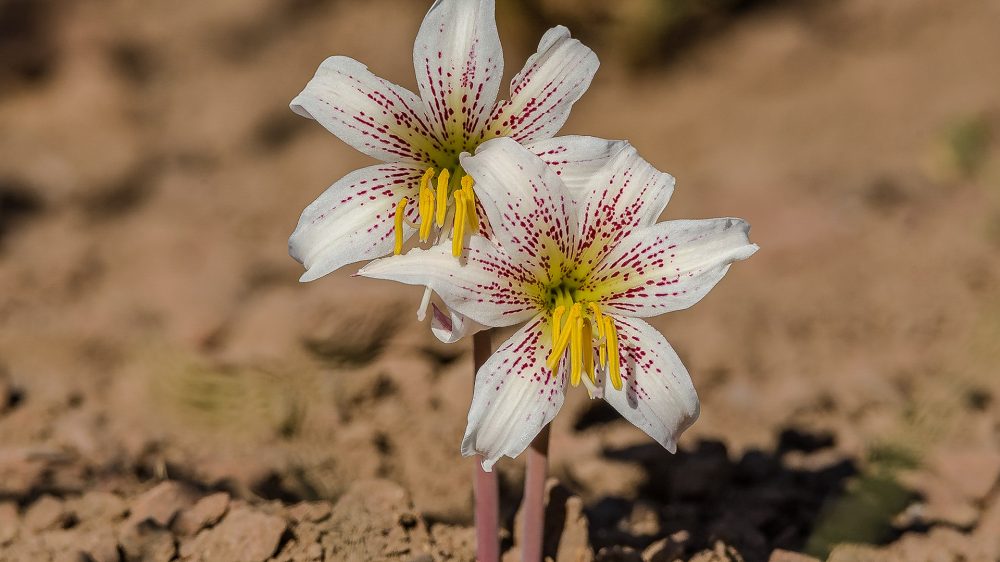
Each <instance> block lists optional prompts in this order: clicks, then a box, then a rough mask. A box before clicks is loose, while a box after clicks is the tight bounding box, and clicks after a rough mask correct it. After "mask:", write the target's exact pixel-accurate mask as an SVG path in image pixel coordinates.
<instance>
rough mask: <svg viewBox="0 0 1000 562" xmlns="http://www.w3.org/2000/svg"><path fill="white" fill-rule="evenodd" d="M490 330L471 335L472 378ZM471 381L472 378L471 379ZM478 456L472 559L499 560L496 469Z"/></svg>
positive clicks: (485, 354) (489, 347) (488, 347)
mask: <svg viewBox="0 0 1000 562" xmlns="http://www.w3.org/2000/svg"><path fill="white" fill-rule="evenodd" d="M492 332H493V330H483V331H481V332H477V333H476V334H475V335H474V336H472V358H473V361H474V362H475V370H474V371H473V373H472V376H473V379H475V376H476V373H477V372H479V368H480V367H482V366H483V364H484V363H486V360H487V359H489V358H490V354H492V353H493V341H492V340H493V337H492V336H493V334H492ZM473 384H475V380H473ZM482 460H483V459H482V457H478V456H477V457H476V458H475V465H476V468H475V477H474V478H473V496H474V499H473V501H474V503H475V520H476V560H477V561H478V562H499V560H500V491H499V488H498V485H497V473H496V472H486V471H485V470H483V464H482Z"/></svg>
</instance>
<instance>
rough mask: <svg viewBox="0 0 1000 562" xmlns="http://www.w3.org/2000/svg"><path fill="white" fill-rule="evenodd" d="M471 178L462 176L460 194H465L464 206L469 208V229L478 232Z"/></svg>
mask: <svg viewBox="0 0 1000 562" xmlns="http://www.w3.org/2000/svg"><path fill="white" fill-rule="evenodd" d="M472 184H473V180H472V176H462V192H463V193H465V204H466V205H468V206H469V209H468V214H467V215H466V216H467V217H468V218H469V228H471V229H472V232H479V213H478V211H476V193H475V192H474V191H472Z"/></svg>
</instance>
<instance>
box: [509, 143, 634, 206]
mask: <svg viewBox="0 0 1000 562" xmlns="http://www.w3.org/2000/svg"><path fill="white" fill-rule="evenodd" d="M522 144H524V147H525V148H527V149H528V150H530V151H531V152H533V153H534V154H535V155H536V156H538V157H539V158H541V159H542V160H544V161H545V163H546V164H548V166H549V167H550V168H552V169H553V170H555V172H556V175H557V176H559V179H561V180H562V181H563V183H564V184H566V188H567V189H569V192H570V195H571V196H572V197H573V201H575V202H577V204H579V203H580V202H581V201H583V200H584V199H585V198H586V197H587V194H588V193H589V188H590V185H591V179H592V178H593V177H594V175H595V174H597V173H598V172H599V171H600V170H601V169H602V168H604V167H605V166H606V165H607V164H608V162H610V161H611V159H612V158H614V157H615V156H616V155H618V153H620V152H621V151H622V150H625V149H630V150H631V149H632V148H631V146H630V145H629V144H628V142H627V141H623V140H607V139H601V138H597V137H586V136H577V135H568V136H563V137H553V138H551V139H543V140H538V141H532V142H529V143H522ZM633 151H634V150H633Z"/></svg>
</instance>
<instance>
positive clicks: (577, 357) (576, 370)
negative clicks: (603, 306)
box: [569, 305, 583, 386]
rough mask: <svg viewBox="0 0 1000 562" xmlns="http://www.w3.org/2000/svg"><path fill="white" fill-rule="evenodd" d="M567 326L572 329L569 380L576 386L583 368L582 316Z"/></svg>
mask: <svg viewBox="0 0 1000 562" xmlns="http://www.w3.org/2000/svg"><path fill="white" fill-rule="evenodd" d="M573 306H579V305H573ZM569 328H570V329H571V330H573V335H572V337H571V338H570V344H569V364H570V375H569V382H570V384H572V385H573V386H577V385H578V384H580V373H581V371H582V370H583V318H580V317H577V318H576V322H573V324H572V325H571V326H570V327H569Z"/></svg>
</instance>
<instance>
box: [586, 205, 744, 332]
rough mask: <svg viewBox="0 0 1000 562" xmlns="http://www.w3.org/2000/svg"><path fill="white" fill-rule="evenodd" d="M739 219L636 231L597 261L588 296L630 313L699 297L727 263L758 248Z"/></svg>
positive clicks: (655, 311)
mask: <svg viewBox="0 0 1000 562" xmlns="http://www.w3.org/2000/svg"><path fill="white" fill-rule="evenodd" d="M749 234H750V225H749V224H747V223H746V221H744V220H742V219H732V218H723V219H705V220H678V221H667V222H661V223H659V224H656V225H654V226H651V227H647V228H643V229H640V230H637V231H636V232H634V233H633V234H631V235H629V236H628V237H626V238H625V239H623V240H622V241H621V242H620V243H619V244H618V246H617V247H616V248H615V249H614V250H613V251H612V252H611V253H610V254H608V255H607V256H606V257H605V258H604V260H603V261H602V262H601V263H600V264H598V266H597V267H596V268H594V271H593V272H592V273H591V275H590V277H589V279H588V280H587V283H586V285H585V286H584V287H583V288H582V291H584V292H585V293H586V294H587V298H590V299H593V300H597V301H599V302H600V303H601V305H602V306H604V307H607V308H608V309H610V310H613V311H616V312H617V313H618V314H620V315H623V316H630V317H648V316H656V315H659V314H663V313H665V312H671V311H674V310H682V309H685V308H687V307H689V306H691V305H693V304H694V303H696V302H698V301H699V300H701V299H702V297H704V296H705V295H706V294H707V293H708V292H709V291H710V290H711V289H712V287H714V286H715V284H716V283H718V282H719V281H720V280H721V279H722V277H723V276H724V275H725V274H726V272H727V271H728V270H729V266H730V264H732V263H733V262H734V261H737V260H744V259H746V258H748V257H750V256H752V255H753V254H754V252H756V251H757V245H756V244H751V243H750V240H749Z"/></svg>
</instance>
